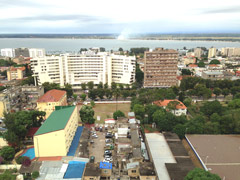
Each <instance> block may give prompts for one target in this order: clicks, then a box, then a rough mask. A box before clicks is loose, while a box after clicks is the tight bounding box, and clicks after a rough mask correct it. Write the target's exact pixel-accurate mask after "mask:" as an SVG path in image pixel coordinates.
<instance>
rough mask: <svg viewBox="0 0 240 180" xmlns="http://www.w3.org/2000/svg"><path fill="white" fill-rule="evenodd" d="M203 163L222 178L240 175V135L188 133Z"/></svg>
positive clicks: (188, 138) (237, 177) (191, 143)
mask: <svg viewBox="0 0 240 180" xmlns="http://www.w3.org/2000/svg"><path fill="white" fill-rule="evenodd" d="M186 137H187V140H188V141H189V142H190V145H192V148H194V150H195V151H196V153H197V155H198V156H199V157H200V159H201V161H202V164H204V165H205V166H206V168H207V169H208V170H209V171H210V172H211V173H215V174H218V175H219V176H220V177H221V178H223V177H225V179H231V180H238V179H239V177H240V165H239V164H240V156H239V152H240V149H239V147H240V146H239V145H240V135H186Z"/></svg>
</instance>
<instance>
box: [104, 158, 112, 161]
mask: <svg viewBox="0 0 240 180" xmlns="http://www.w3.org/2000/svg"><path fill="white" fill-rule="evenodd" d="M105 161H113V159H112V158H111V157H106V158H105Z"/></svg>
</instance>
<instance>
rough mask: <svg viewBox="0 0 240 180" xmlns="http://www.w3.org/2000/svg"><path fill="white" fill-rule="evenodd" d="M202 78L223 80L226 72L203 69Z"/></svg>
mask: <svg viewBox="0 0 240 180" xmlns="http://www.w3.org/2000/svg"><path fill="white" fill-rule="evenodd" d="M202 78H203V79H211V80H223V79H224V74H223V72H222V71H203V72H202Z"/></svg>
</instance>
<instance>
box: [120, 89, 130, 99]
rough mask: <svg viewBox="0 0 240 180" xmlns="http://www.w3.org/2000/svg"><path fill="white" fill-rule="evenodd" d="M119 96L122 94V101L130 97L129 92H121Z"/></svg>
mask: <svg viewBox="0 0 240 180" xmlns="http://www.w3.org/2000/svg"><path fill="white" fill-rule="evenodd" d="M121 94H122V97H123V98H124V100H126V99H127V97H128V96H129V95H130V93H129V90H123V91H122V92H121Z"/></svg>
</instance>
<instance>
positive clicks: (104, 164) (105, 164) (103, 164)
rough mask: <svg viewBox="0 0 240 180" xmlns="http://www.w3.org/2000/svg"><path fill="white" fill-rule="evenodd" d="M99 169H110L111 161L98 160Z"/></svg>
mask: <svg viewBox="0 0 240 180" xmlns="http://www.w3.org/2000/svg"><path fill="white" fill-rule="evenodd" d="M99 167H100V169H112V163H108V162H100V166H99Z"/></svg>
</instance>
